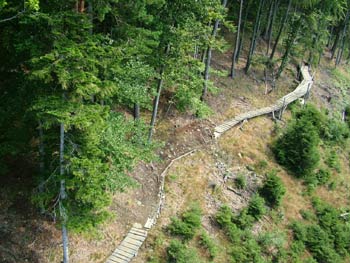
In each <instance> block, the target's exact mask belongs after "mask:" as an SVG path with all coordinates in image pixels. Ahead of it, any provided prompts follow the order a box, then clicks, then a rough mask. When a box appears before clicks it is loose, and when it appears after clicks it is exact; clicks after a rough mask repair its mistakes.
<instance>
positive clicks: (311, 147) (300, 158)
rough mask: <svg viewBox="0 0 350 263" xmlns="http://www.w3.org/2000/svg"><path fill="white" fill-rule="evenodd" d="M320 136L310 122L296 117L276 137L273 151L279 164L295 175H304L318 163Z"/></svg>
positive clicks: (308, 173)
mask: <svg viewBox="0 0 350 263" xmlns="http://www.w3.org/2000/svg"><path fill="white" fill-rule="evenodd" d="M319 141H320V138H319V134H318V131H317V129H316V128H315V126H314V125H313V124H312V122H310V121H308V120H305V119H297V120H296V121H295V122H293V123H292V124H290V125H289V127H288V128H287V131H286V132H285V133H284V134H283V135H282V136H281V137H280V138H278V139H277V141H276V142H275V144H274V146H273V149H272V150H273V153H274V155H275V157H276V160H277V162H278V163H279V164H281V165H283V166H285V167H286V168H287V169H288V170H289V171H291V172H292V173H294V175H295V176H296V177H305V176H307V175H310V174H311V172H312V171H313V170H314V169H315V167H316V166H317V165H318V162H319V160H320V155H319V152H318V144H319Z"/></svg>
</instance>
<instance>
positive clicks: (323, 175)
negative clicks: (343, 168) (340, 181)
mask: <svg viewBox="0 0 350 263" xmlns="http://www.w3.org/2000/svg"><path fill="white" fill-rule="evenodd" d="M315 177H316V179H317V182H318V184H319V185H324V184H326V183H327V182H328V180H329V178H330V177H331V172H330V171H329V170H328V169H319V170H318V171H317V173H316V174H315Z"/></svg>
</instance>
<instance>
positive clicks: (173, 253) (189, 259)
mask: <svg viewBox="0 0 350 263" xmlns="http://www.w3.org/2000/svg"><path fill="white" fill-rule="evenodd" d="M167 262H169V263H200V262H202V261H201V260H200V259H199V256H198V254H197V252H196V251H195V250H194V249H191V248H187V246H186V245H185V244H183V243H182V242H181V241H179V240H177V239H174V240H172V241H171V242H170V245H169V247H168V248H167Z"/></svg>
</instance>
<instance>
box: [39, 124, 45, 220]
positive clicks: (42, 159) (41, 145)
mask: <svg viewBox="0 0 350 263" xmlns="http://www.w3.org/2000/svg"><path fill="white" fill-rule="evenodd" d="M38 124H39V126H38V129H39V174H40V182H39V186H38V190H39V193H42V192H44V189H43V187H44V185H43V182H44V178H43V174H44V172H45V143H44V130H43V125H42V122H41V120H39V121H38ZM39 207H40V213H41V214H44V213H45V207H44V204H43V202H40V204H39Z"/></svg>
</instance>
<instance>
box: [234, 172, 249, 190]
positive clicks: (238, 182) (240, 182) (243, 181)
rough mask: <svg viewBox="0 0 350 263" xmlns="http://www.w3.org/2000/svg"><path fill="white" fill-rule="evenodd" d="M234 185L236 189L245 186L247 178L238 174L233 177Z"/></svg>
mask: <svg viewBox="0 0 350 263" xmlns="http://www.w3.org/2000/svg"><path fill="white" fill-rule="evenodd" d="M235 185H236V187H237V188H238V189H244V188H246V186H247V179H246V178H245V176H244V175H241V174H240V175H238V176H237V177H236V178H235Z"/></svg>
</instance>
